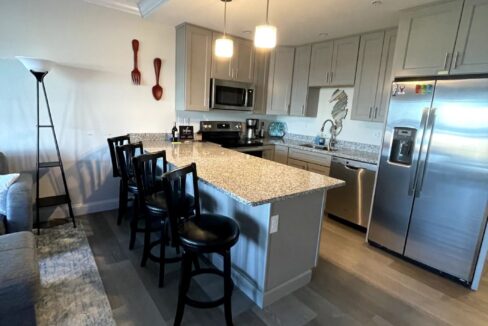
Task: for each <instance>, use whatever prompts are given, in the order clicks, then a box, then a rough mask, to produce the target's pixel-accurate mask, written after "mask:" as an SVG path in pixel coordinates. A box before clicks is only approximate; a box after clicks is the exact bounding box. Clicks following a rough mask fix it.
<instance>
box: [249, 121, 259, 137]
mask: <svg viewBox="0 0 488 326" xmlns="http://www.w3.org/2000/svg"><path fill="white" fill-rule="evenodd" d="M258 126H259V120H258V119H246V138H247V139H255V138H257V133H258Z"/></svg>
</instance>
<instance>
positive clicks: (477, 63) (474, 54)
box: [451, 0, 488, 74]
mask: <svg viewBox="0 0 488 326" xmlns="http://www.w3.org/2000/svg"><path fill="white" fill-rule="evenodd" d="M468 73H488V0H466V2H465V3H464V9H463V15H462V18H461V23H460V25H459V32H458V36H457V41H456V49H455V51H454V59H453V60H452V64H451V74H468Z"/></svg>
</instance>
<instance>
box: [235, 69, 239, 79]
mask: <svg viewBox="0 0 488 326" xmlns="http://www.w3.org/2000/svg"><path fill="white" fill-rule="evenodd" d="M238 75H239V68H236V77H235V79H237V76H238Z"/></svg>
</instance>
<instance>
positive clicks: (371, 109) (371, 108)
mask: <svg viewBox="0 0 488 326" xmlns="http://www.w3.org/2000/svg"><path fill="white" fill-rule="evenodd" d="M372 111H373V107H371V106H370V107H369V115H368V118H369V119H371V112H372Z"/></svg>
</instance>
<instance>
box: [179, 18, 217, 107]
mask: <svg viewBox="0 0 488 326" xmlns="http://www.w3.org/2000/svg"><path fill="white" fill-rule="evenodd" d="M211 64H212V32H211V31H210V30H207V29H204V28H200V27H196V26H192V25H188V24H183V25H180V26H178V27H177V28H176V77H175V79H176V109H177V110H192V111H208V110H209V95H210V70H211Z"/></svg>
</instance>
